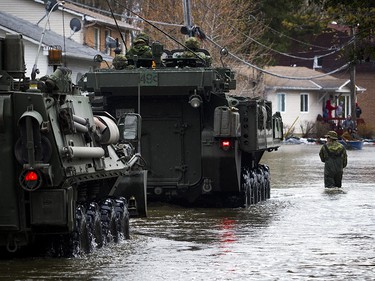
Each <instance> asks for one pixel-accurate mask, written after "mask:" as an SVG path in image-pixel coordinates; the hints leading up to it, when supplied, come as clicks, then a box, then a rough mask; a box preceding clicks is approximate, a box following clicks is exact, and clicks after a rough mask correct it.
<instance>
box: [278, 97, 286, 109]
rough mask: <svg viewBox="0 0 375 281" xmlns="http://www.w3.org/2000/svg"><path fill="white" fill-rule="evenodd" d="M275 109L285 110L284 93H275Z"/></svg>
mask: <svg viewBox="0 0 375 281" xmlns="http://www.w3.org/2000/svg"><path fill="white" fill-rule="evenodd" d="M277 111H280V112H285V94H277Z"/></svg>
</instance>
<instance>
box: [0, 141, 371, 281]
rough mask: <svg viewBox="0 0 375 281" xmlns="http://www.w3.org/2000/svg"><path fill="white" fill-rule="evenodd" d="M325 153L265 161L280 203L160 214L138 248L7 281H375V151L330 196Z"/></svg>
mask: <svg viewBox="0 0 375 281" xmlns="http://www.w3.org/2000/svg"><path fill="white" fill-rule="evenodd" d="M319 149H320V146H319V145H304V144H302V145H283V146H282V147H281V148H280V149H279V151H277V152H272V153H265V156H264V157H263V159H262V161H261V162H262V163H265V164H268V165H269V166H270V169H271V184H272V191H271V199H270V200H268V201H266V202H262V203H260V204H258V205H255V206H252V207H251V208H249V209H185V208H181V207H175V206H167V205H162V206H159V205H152V206H150V210H149V217H148V218H147V219H132V220H131V239H130V240H127V241H122V242H121V243H119V244H112V245H110V246H107V247H105V248H103V249H99V250H95V251H94V252H93V253H92V254H90V255H88V256H86V257H80V258H72V259H55V258H53V259H52V258H25V259H14V260H0V279H1V280H33V279H35V280H47V279H54V280H77V279H81V280H176V281H177V280H374V276H375V246H374V245H375V175H374V159H375V146H370V145H369V146H364V148H363V150H360V151H348V167H347V168H346V169H345V170H344V178H343V190H342V191H341V192H325V191H324V188H323V163H321V162H320V159H319V156H318V152H319Z"/></svg>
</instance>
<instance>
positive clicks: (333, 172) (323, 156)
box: [319, 131, 348, 188]
mask: <svg viewBox="0 0 375 281" xmlns="http://www.w3.org/2000/svg"><path fill="white" fill-rule="evenodd" d="M325 137H326V138H327V143H326V144H324V145H323V146H322V147H321V149H320V152H319V156H320V160H321V161H322V162H324V186H325V187H327V188H332V187H341V183H342V176H343V169H344V168H345V167H346V165H347V163H348V156H347V153H346V149H345V147H344V146H343V145H342V144H341V143H339V142H338V141H337V139H338V136H337V133H336V132H335V131H329V132H328V133H327V135H325Z"/></svg>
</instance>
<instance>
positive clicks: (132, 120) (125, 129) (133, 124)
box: [118, 113, 141, 141]
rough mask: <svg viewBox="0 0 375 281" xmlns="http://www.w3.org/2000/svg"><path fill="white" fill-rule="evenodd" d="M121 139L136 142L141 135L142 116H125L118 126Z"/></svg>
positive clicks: (133, 114) (131, 114) (128, 114)
mask: <svg viewBox="0 0 375 281" xmlns="http://www.w3.org/2000/svg"><path fill="white" fill-rule="evenodd" d="M118 127H119V130H120V135H121V139H122V140H124V141H135V140H138V139H139V136H140V134H141V116H140V115H139V114H136V113H127V114H124V115H123V117H122V118H121V119H120V122H119V124H118Z"/></svg>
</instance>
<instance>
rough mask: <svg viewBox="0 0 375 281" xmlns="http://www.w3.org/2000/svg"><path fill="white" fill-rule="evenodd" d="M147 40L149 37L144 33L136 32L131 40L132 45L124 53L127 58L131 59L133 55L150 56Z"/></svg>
mask: <svg viewBox="0 0 375 281" xmlns="http://www.w3.org/2000/svg"><path fill="white" fill-rule="evenodd" d="M149 42H150V41H149V37H148V36H147V35H146V34H145V33H140V34H138V35H137V37H135V39H134V41H133V46H132V47H131V48H130V49H129V51H128V52H127V53H126V57H127V58H128V59H132V58H133V56H138V57H139V58H152V51H151V47H150V46H149Z"/></svg>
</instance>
